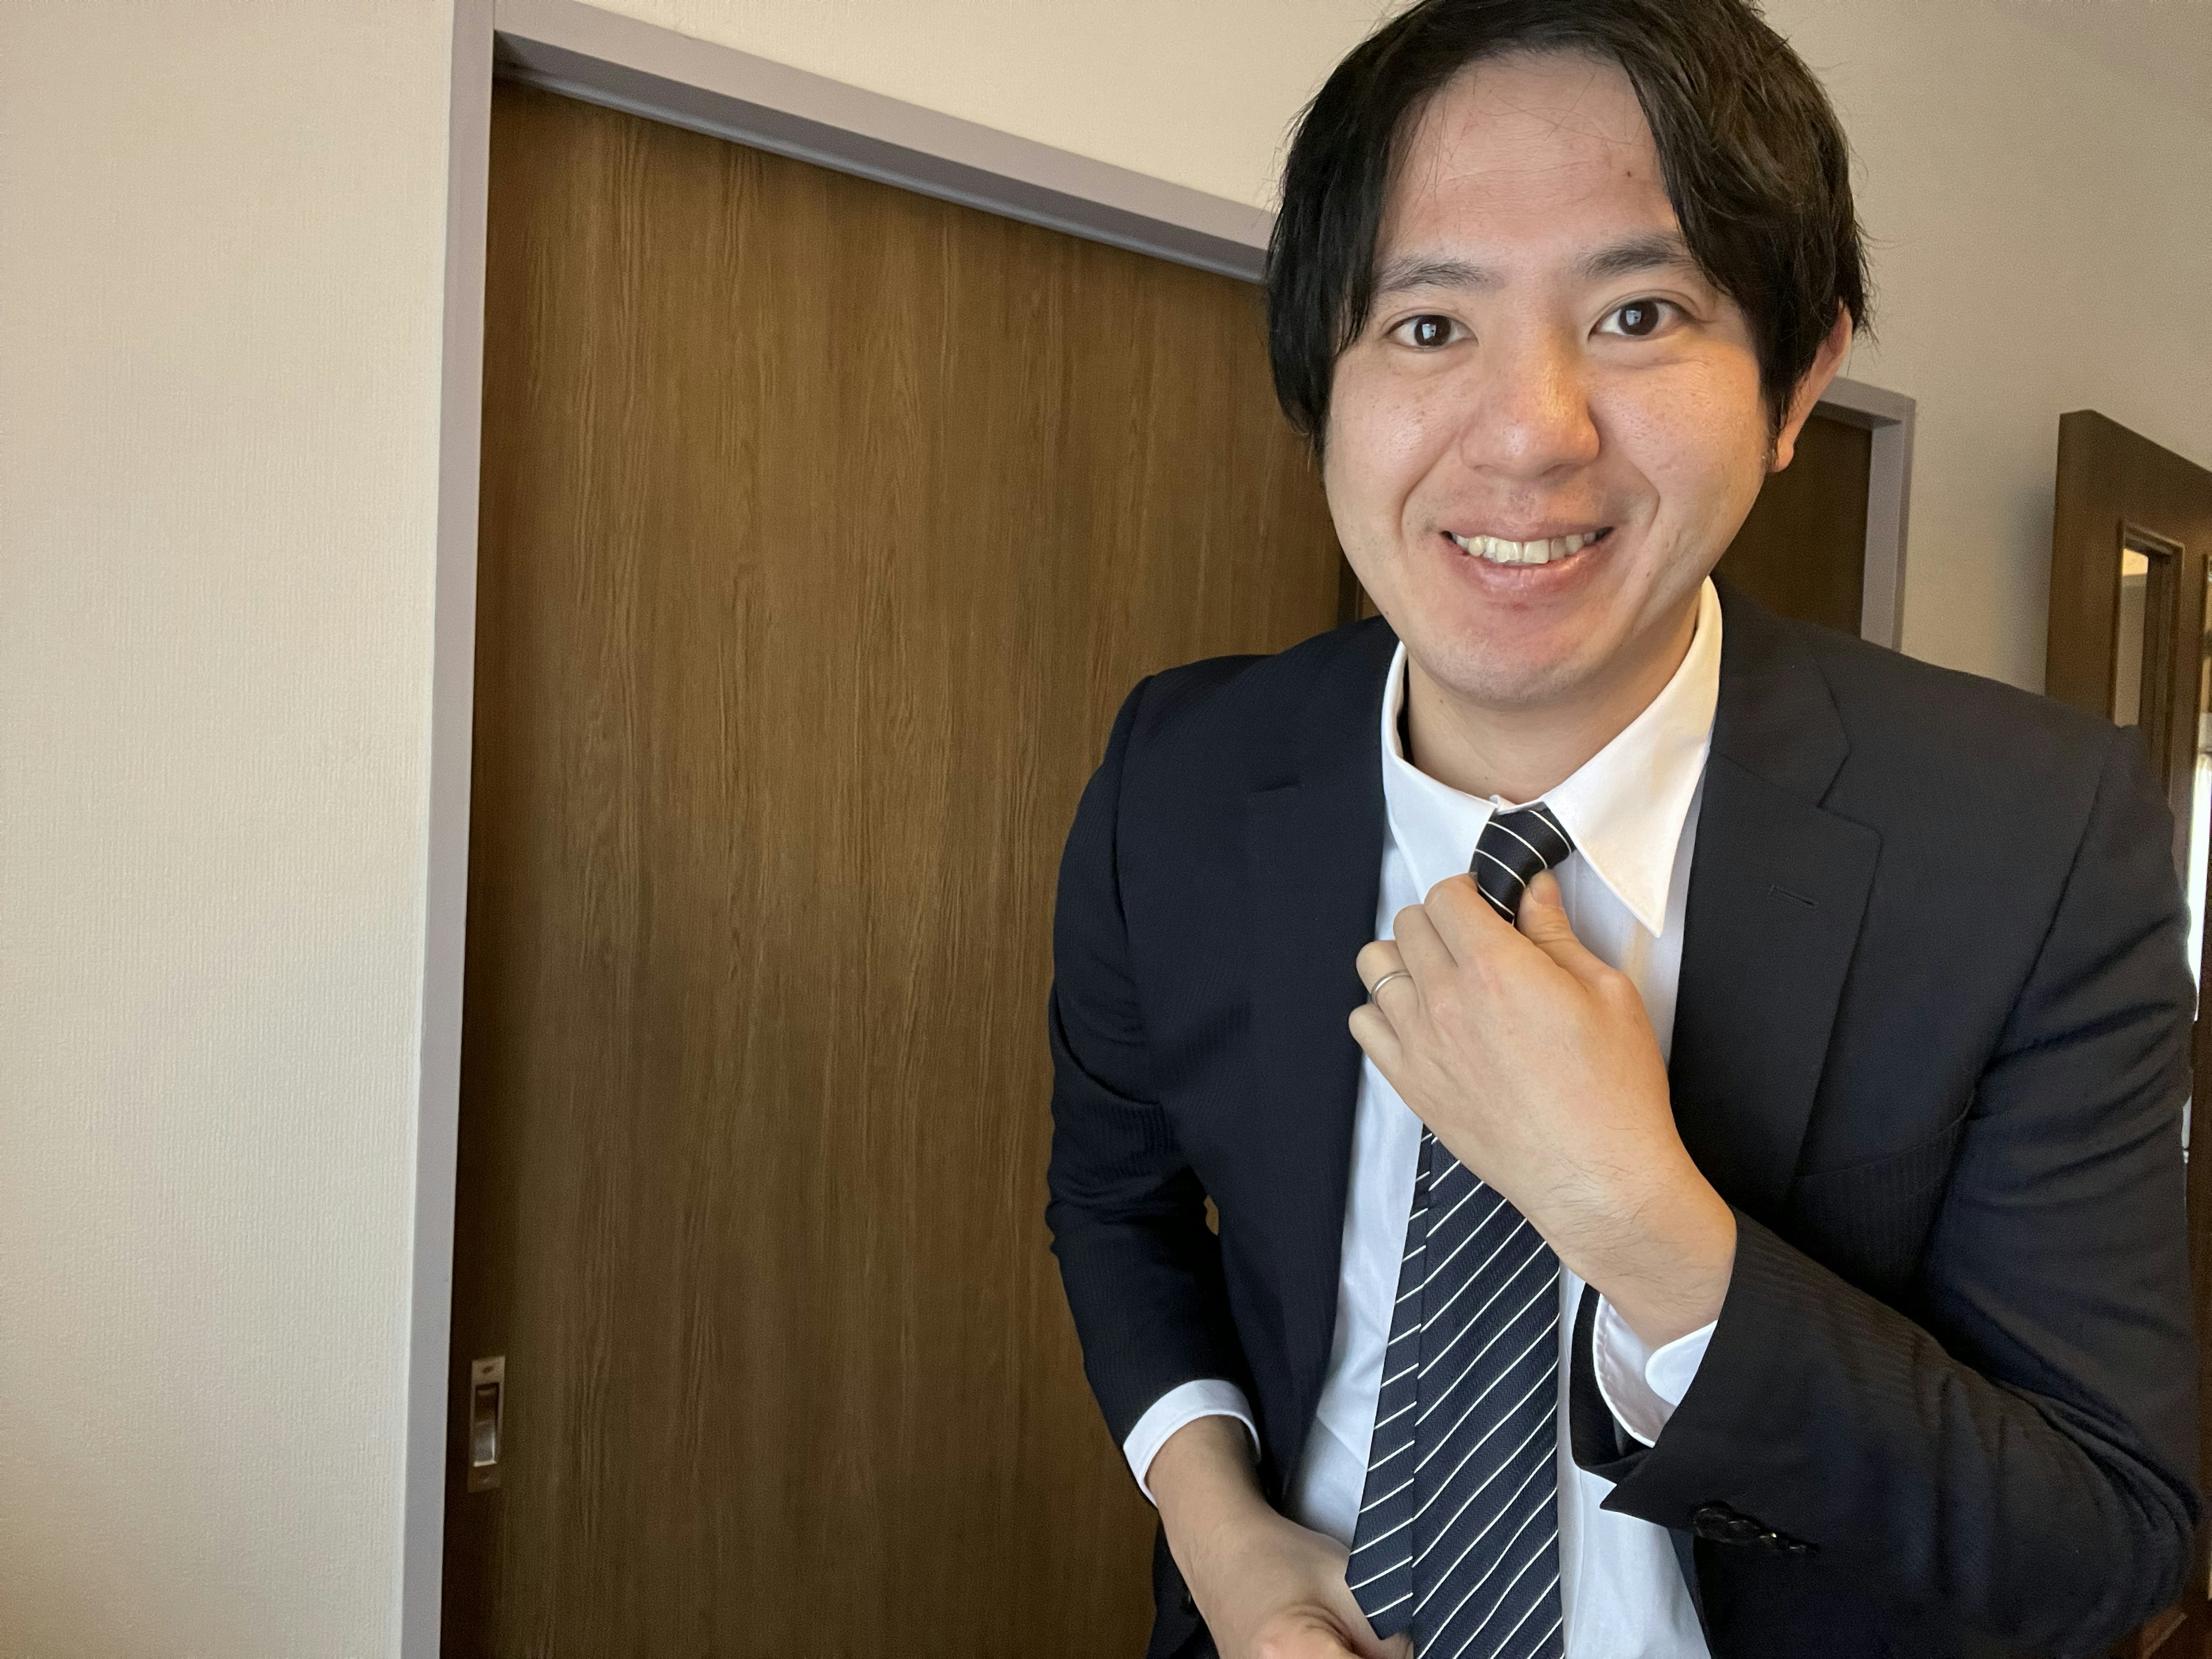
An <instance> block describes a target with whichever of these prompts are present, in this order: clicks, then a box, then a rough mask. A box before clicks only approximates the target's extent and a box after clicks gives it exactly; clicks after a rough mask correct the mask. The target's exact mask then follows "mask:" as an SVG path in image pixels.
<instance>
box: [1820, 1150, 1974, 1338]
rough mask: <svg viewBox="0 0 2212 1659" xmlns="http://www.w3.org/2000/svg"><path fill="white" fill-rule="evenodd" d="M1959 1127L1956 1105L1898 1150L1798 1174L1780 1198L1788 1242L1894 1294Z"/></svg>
mask: <svg viewBox="0 0 2212 1659" xmlns="http://www.w3.org/2000/svg"><path fill="white" fill-rule="evenodd" d="M1965 1131H1966V1113H1965V1112H1963V1111H1962V1112H1960V1114H1959V1115H1958V1116H1956V1117H1954V1118H1953V1119H1952V1120H1951V1121H1950V1122H1948V1123H1947V1124H1945V1125H1944V1126H1943V1127H1942V1128H1940V1129H1938V1130H1936V1133H1933V1134H1931V1135H1929V1136H1927V1137H1925V1138H1924V1139H1920V1140H1917V1141H1915V1142H1914V1143H1913V1144H1912V1145H1911V1146H1907V1147H1906V1148H1905V1150H1904V1151H1902V1152H1892V1153H1889V1154H1888V1155H1887V1156H1885V1157H1882V1158H1872V1159H1869V1160H1868V1161H1866V1162H1864V1163H1860V1164H1844V1166H1842V1167H1841V1168H1839V1169H1833V1170H1808V1172H1807V1173H1805V1174H1803V1175H1801V1176H1798V1177H1797V1178H1796V1180H1795V1181H1793V1182H1790V1191H1789V1194H1788V1198H1787V1200H1786V1201H1787V1206H1788V1214H1789V1221H1788V1229H1789V1236H1790V1242H1791V1243H1794V1244H1796V1246H1797V1247H1798V1249H1802V1250H1803V1251H1804V1252H1805V1253H1806V1254H1807V1255H1810V1256H1812V1257H1813V1258H1814V1260H1815V1261H1820V1263H1822V1264H1823V1265H1824V1266H1826V1267H1829V1268H1831V1269H1832V1270H1833V1271H1834V1272H1836V1273H1839V1274H1840V1275H1842V1276H1843V1277H1844V1279H1848V1280H1850V1282H1851V1283H1852V1284H1854V1285H1857V1286H1858V1287H1859V1288H1860V1289H1861V1290H1863V1291H1867V1292H1868V1293H1869V1294H1870V1295H1873V1296H1877V1297H1881V1298H1882V1299H1884V1300H1885V1301H1894V1300H1895V1299H1896V1298H1897V1297H1899V1295H1900V1294H1901V1293H1902V1292H1903V1291H1905V1287H1906V1286H1908V1285H1910V1284H1911V1282H1912V1279H1913V1275H1914V1273H1916V1272H1917V1269H1918V1267H1919V1265H1920V1256H1921V1252H1922V1250H1923V1249H1924V1248H1925V1247H1926V1244H1927V1242H1928V1229H1929V1225H1931V1224H1932V1223H1933V1222H1934V1221H1935V1219H1936V1206H1937V1205H1939V1204H1940V1203H1942V1199H1943V1183H1944V1182H1945V1180H1946V1179H1947V1178H1948V1176H1949V1175H1950V1173H1951V1160H1952V1158H1953V1155H1954V1154H1955V1153H1956V1152H1957V1151H1958V1149H1959V1137H1960V1135H1961V1134H1962V1133H1965Z"/></svg>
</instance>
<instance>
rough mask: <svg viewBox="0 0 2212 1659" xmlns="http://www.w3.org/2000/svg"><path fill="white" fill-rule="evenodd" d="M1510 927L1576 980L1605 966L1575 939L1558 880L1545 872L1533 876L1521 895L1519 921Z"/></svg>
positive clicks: (1586, 976) (1548, 872) (1547, 871)
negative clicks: (1516, 928) (1518, 930)
mask: <svg viewBox="0 0 2212 1659" xmlns="http://www.w3.org/2000/svg"><path fill="white" fill-rule="evenodd" d="M1514 925H1515V926H1516V927H1518V928H1519V929H1520V930H1521V932H1522V934H1523V935H1525V936H1526V937H1527V938H1528V940H1529V941H1530V942H1531V943H1532V944H1534V945H1535V946H1536V947H1537V948H1538V949H1539V950H1541V951H1543V953H1544V954H1545V955H1546V956H1547V957H1551V959H1552V960H1553V962H1556V963H1559V966H1560V967H1562V968H1564V969H1566V970H1567V971H1568V972H1569V973H1571V974H1572V975H1574V976H1575V977H1576V978H1577V979H1587V978H1588V977H1589V973H1590V971H1591V970H1593V969H1602V968H1603V967H1604V966H1605V964H1604V963H1601V962H1600V961H1599V960H1598V959H1597V958H1596V957H1594V956H1592V955H1591V954H1590V953H1589V951H1588V950H1587V949H1586V948H1585V947H1584V946H1583V942H1582V941H1581V940H1580V939H1577V938H1576V937H1575V927H1574V924H1573V923H1572V922H1571V921H1568V920H1567V907H1566V902H1565V900H1564V899H1563V898H1561V897H1560V896H1559V878H1558V877H1557V876H1555V875H1553V873H1552V872H1550V871H1549V870H1541V871H1539V872H1537V874H1536V878H1535V880H1534V881H1532V882H1530V883H1529V884H1528V891H1526V892H1524V893H1523V894H1522V895H1521V914H1520V918H1519V920H1518V921H1516V922H1515V924H1514Z"/></svg>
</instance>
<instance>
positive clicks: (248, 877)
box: [0, 0, 451, 1659]
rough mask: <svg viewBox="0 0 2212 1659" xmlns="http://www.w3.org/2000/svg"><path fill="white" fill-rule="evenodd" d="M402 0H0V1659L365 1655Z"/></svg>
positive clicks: (419, 67) (433, 290) (422, 109)
mask: <svg viewBox="0 0 2212 1659" xmlns="http://www.w3.org/2000/svg"><path fill="white" fill-rule="evenodd" d="M450 27H451V26H450V21H449V9H448V6H447V4H445V3H441V0H427V3H419V4H408V5H389V6H360V5H353V4H339V3H320V0H319V3H298V0H289V3H276V0H230V3H226V4H223V5H219V6H217V5H196V4H195V5H185V4H156V5H147V4H121V3H117V4H106V3H91V0H88V3H71V4H66V5H64V4H59V3H38V0H33V3H28V4H13V5H9V6H6V7H0V594H4V600H0V780H4V781H0V941H4V945H0V1143H3V1144H4V1146H5V1148H6V1155H5V1157H4V1158H0V1264H4V1266H0V1330H3V1331H5V1332H6V1339H5V1340H4V1341H0V1560H4V1561H5V1562H6V1563H7V1566H6V1570H5V1571H0V1653H7V1654H10V1655H15V1654H21V1655H36V1656H39V1659H70V1656H86V1659H92V1656H98V1659H129V1656H146V1659H155V1656H160V1659H170V1656H185V1655H205V1656H210V1659H213V1656H222V1659H264V1656H265V1659H301V1656H310V1655H312V1656H354V1655H362V1656H369V1655H385V1654H389V1653H391V1652H392V1651H393V1650H394V1649H395V1644H396V1638H397V1628H398V1595H397V1586H398V1551H399V1539H400V1527H401V1522H400V1504H401V1449H402V1437H403V1430H404V1415H403V1407H404V1387H403V1385H404V1365H405V1361H406V1354H407V1342H406V1339H407V1312H408V1298H407V1294H406V1287H407V1273H408V1253H409V1233H410V1224H411V1219H412V1217H411V1212H410V1200H411V1181H412V1167H413V1164H412V1154H413V1146H414V1133H415V1114H416V1065H417V1024H418V1020H419V1016H420V1006H421V999H422V891H423V880H424V836H425V819H426V797H425V753H426V748H427V731H428V727H427V723H426V722H427V714H428V696H429V687H430V665H431V619H432V605H431V594H432V580H433V574H434V553H435V511H436V506H437V498H436V463H437V454H438V393H439V330H440V321H441V299H442V296H441V289H442V277H441V258H442V247H443V234H444V191H445V182H446V135H445V129H446V118H447V62H448V58H449V35H450Z"/></svg>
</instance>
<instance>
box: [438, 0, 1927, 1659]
mask: <svg viewBox="0 0 2212 1659" xmlns="http://www.w3.org/2000/svg"><path fill="white" fill-rule="evenodd" d="M495 79H512V80H516V81H520V82H526V83H528V84H531V85H534V86H538V87H541V88H545V89H547V90H549V91H552V92H557V93H561V94H565V95H567V96H569V97H572V98H577V99H580V100H584V101H586V102H588V103H595V104H602V105H605V106H610V107H612V108H615V109H619V110H623V111H627V112H629V113H631V114H635V115H642V116H647V117H648V118H652V119H653V120H657V121H664V122H667V123H669V124H671V125H676V126H681V127H688V128H690V129H691V130H692V131H697V132H703V133H707V134H710V135H712V136H714V137H719V138H726V139H731V140H734V141H736V142H738V143H744V144H748V145H750V146H752V147H753V148H755V149H765V150H769V151H772V152H774V153H775V154H776V155H787V156H791V157H794V158H796V159H798V160H800V161H811V162H813V163H815V164H817V165H818V166H822V167H829V168H832V169H834V170H836V171H837V172H841V173H856V174H858V175H860V177H863V178H866V179H875V180H877V181H878V182H879V183H883V184H889V185H896V186H897V187H899V188H901V189H904V190H911V191H918V192H919V193H921V194H922V195H925V196H933V197H939V198H940V199H943V200H946V201H951V202H957V203H960V204H963V205H965V206H969V207H975V208H980V209H982V210H985V211H987V212H992V213H997V214H1001V215H1004V216H1006V217H1008V218H1012V219H1019V220H1023V221H1025V222H1028V223H1030V224H1036V225H1042V226H1044V227H1046V228H1050V229H1054V230H1060V231H1064V232H1066V233H1068V234H1073V235H1076V236H1080V237H1084V238H1085V239H1087V240H1092V241H1098V242H1105V243H1109V244H1111V245H1112V246H1116V247H1122V248H1127V249H1129V250H1131V251H1132V252H1139V253H1144V254H1148V255H1151V256H1152V257H1154V258H1162V259H1167V260H1170V261H1172V262H1174V263H1176V264H1186V265H1194V266H1196V267H1197V268H1198V269H1200V270H1210V271H1213V272H1216V273H1218V274H1219V275H1222V276H1232V277H1236V278H1238V279H1240V280H1242V281H1245V282H1257V281H1258V280H1260V276H1261V270H1262V267H1263V265H1264V263H1265V260H1266V256H1267V237H1268V234H1269V232H1270V230H1271V229H1272V228H1273V223H1274V216H1273V214H1272V213H1270V212H1268V211H1267V210H1263V209H1259V208H1255V207H1252V206H1249V204H1244V203H1242V202H1234V201H1231V200H1228V199H1226V198H1225V197H1218V196H1212V195H1209V194H1207V193H1206V192H1205V191H1197V190H1193V189H1191V188H1189V187H1188V186H1187V185H1177V184H1173V183H1170V182H1169V181H1168V180H1165V179H1156V178H1152V177H1151V176H1149V175H1147V174H1144V173H1136V172H1133V171H1131V170H1130V169H1128V168H1126V167H1115V166H1112V165H1110V164H1109V163H1106V162H1103V161H1094V160H1092V159H1091V158H1090V157H1088V156H1083V155H1075V154H1074V153H1073V152H1072V151H1068V150H1063V149H1054V147H1052V146H1051V145H1048V144H1042V143H1037V142H1036V141H1034V140H1032V139H1027V138H1021V137H1015V136H1013V135H1012V134H1010V133H1005V132H1000V131H995V130H994V129H992V128H989V127H986V126H981V125H978V124H976V123H975V122H972V121H965V120H962V119H960V118H958V117H957V116H951V115H946V114H944V113H942V112H939V111H935V110H930V109H925V108H923V107H921V106H919V105H915V104H910V103H907V102H904V101H903V100H899V99H896V98H890V97H886V96H884V94H880V93H874V92H868V91H866V90H864V89H862V88H857V87H852V86H848V85H846V84H844V83H842V82H836V81H833V80H830V79H829V78H827V77H825V76H818V75H814V74H811V73H808V72H807V71H805V70H797V69H793V68H791V67H790V66H788V65H787V64H777V63H774V62H771V61H770V60H769V59H767V58H757V57H755V56H753V55H752V54H750V53H749V52H738V51H736V50H734V49H733V48H731V47H727V46H717V45H715V44H714V43H713V42H711V41H707V40H696V39H694V38H692V37H691V36H689V35H684V34H680V33H677V32H676V31H674V30H672V29H666V28H662V27H659V26H658V25H655V24H652V23H646V22H641V21H638V20H637V19H635V18H630V17H623V16H619V15H616V14H614V13H611V12H606V11H602V10H599V9H598V8H596V7H593V6H590V5H586V4H584V3H581V0H454V4H453V57H452V76H451V80H450V82H449V85H448V106H447V107H448V122H449V125H448V147H447V206H446V257H445V315H444V325H443V331H442V335H441V354H442V356H441V388H440V406H439V459H438V517H437V575H436V584H435V599H434V603H435V623H434V647H433V657H432V670H431V701H430V754H429V786H430V787H429V805H428V823H427V825H426V830H427V846H428V879H427V882H426V884H425V895H424V916H423V958H422V1020H421V1025H420V1031H421V1036H420V1048H419V1061H418V1066H417V1074H416V1075H417V1091H418V1092H417V1098H416V1135H415V1197H414V1211H413V1218H412V1228H413V1232H412V1240H411V1249H410V1310H409V1346H408V1353H407V1358H406V1398H407V1431H406V1442H405V1447H406V1449H405V1460H404V1473H403V1481H404V1496H403V1504H402V1514H401V1524H402V1528H403V1532H402V1540H401V1567H400V1596H399V1610H398V1611H399V1626H400V1632H399V1651H400V1655H401V1659H435V1656H436V1655H437V1653H438V1651H439V1644H440V1625H441V1613H442V1583H443V1574H444V1555H445V1499H446V1455H447V1445H446V1433H447V1410H448V1401H447V1380H448V1370H447V1367H448V1364H449V1360H450V1354H449V1352H448V1349H449V1345H450V1339H451V1334H452V1321H453V1203H454V1196H455V1190H456V1175H457V1171H456V1168H455V1157H456V1148H457V1146H458V1143H459V1121H460V1060H461V987H462V978H461V975H462V963H463V952H464V945H465V940H464V929H465V921H466V916H467V908H468V847H469V769H470V744H471V732H472V726H473V721H474V714H475V708H474V703H475V675H476V599H477V490H478V486H479V482H480V480H479V471H480V467H481V465H482V414H483V309H484V252H485V235H486V226H487V205H488V199H489V172H490V152H491V102H492V83H493V82H494V81H495ZM1819 408H1820V412H1821V413H1823V414H1826V415H1829V416H1833V417H1834V418H1836V419H1838V420H1841V421H1844V422H1847V423H1849V424H1850V425H1853V426H1858V427H1863V428H1868V429H1869V430H1871V431H1872V433H1873V434H1874V453H1873V472H1872V478H1871V481H1870V484H1869V502H1868V513H1867V563H1866V576H1865V586H1864V593H1865V598H1864V601H1863V606H1862V611H1861V623H1860V632H1861V634H1862V635H1863V637H1865V638H1867V639H1869V640H1872V641H1875V642H1876V643H1879V644H1881V645H1885V646H1888V647H1896V646H1897V644H1898V642H1899V637H1900V624H1901V621H1902V617H1903V611H1904V593H1905V522H1906V507H1907V503H1908V498H1909V495H1910V492H1911V467H1912V429H1913V403H1912V400H1911V398H1905V397H1902V396H1900V395H1899V394H1898V393H1896V392H1886V391H1883V390H1881V388H1879V387H1875V386H1865V385H1862V384H1860V383H1858V382H1855V381H1851V380H1837V381H1836V382H1835V383H1834V385H1833V386H1832V387H1831V388H1830V390H1829V392H1828V394H1827V396H1826V397H1825V398H1822V399H1821V401H1820V405H1819Z"/></svg>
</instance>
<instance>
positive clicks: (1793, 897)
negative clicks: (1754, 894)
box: [1767, 884, 1820, 910]
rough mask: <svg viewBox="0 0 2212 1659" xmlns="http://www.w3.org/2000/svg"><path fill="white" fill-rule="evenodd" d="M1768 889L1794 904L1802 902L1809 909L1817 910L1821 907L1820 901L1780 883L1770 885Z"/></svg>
mask: <svg viewBox="0 0 2212 1659" xmlns="http://www.w3.org/2000/svg"><path fill="white" fill-rule="evenodd" d="M1767 891H1768V892H1770V893H1771V894H1773V895H1774V896H1775V897H1777V898H1786V899H1788V900H1789V901H1790V902H1791V903H1792V904H1802V905H1803V906H1804V907H1805V908H1807V909H1808V910H1817V909H1819V908H1820V903H1819V902H1818V901H1816V900H1814V899H1808V898H1807V897H1806V896H1804V895H1803V894H1802V893H1793V892H1791V891H1790V890H1789V889H1788V888H1787V887H1784V886H1781V885H1779V884H1777V885H1774V886H1771V887H1769V888H1768V889H1767Z"/></svg>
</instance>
